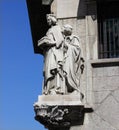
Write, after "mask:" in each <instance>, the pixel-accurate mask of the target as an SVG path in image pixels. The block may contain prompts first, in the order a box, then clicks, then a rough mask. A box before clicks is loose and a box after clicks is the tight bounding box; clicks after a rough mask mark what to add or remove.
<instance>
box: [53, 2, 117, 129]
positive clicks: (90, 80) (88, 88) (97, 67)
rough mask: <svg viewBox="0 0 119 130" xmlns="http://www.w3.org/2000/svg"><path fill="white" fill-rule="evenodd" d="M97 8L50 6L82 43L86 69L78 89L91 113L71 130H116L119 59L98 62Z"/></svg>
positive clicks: (91, 5)
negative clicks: (70, 27) (70, 26)
mask: <svg viewBox="0 0 119 130" xmlns="http://www.w3.org/2000/svg"><path fill="white" fill-rule="evenodd" d="M96 8H97V7H96V1H87V2H84V0H76V1H71V0H70V1H68V0H66V1H64V0H54V1H53V3H52V5H51V11H52V12H54V13H55V14H56V16H57V17H58V21H59V24H60V25H61V26H63V25H64V24H66V23H68V24H70V25H72V26H73V28H74V30H73V31H74V34H76V35H78V36H79V38H80V40H81V41H82V49H83V56H84V58H85V65H86V68H85V73H84V75H83V77H82V82H81V84H82V85H81V89H82V91H83V93H84V95H85V96H84V97H85V99H84V102H85V104H87V105H89V106H92V108H93V110H94V112H93V113H87V114H85V118H84V124H83V125H81V126H74V127H71V128H70V130H119V123H118V122H119V114H118V113H119V59H118V58H116V59H103V60H101V59H98V33H97V30H98V29H97V18H96V17H97V16H96ZM79 10H81V11H79ZM70 12H72V13H70ZM76 12H80V13H76Z"/></svg>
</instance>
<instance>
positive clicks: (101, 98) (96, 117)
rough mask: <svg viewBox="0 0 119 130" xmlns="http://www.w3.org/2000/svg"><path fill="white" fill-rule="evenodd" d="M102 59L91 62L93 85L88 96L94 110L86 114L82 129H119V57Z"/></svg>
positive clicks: (88, 91) (88, 102) (88, 101)
mask: <svg viewBox="0 0 119 130" xmlns="http://www.w3.org/2000/svg"><path fill="white" fill-rule="evenodd" d="M114 60H115V62H114ZM102 61H105V60H98V64H97V63H96V61H93V63H91V64H92V66H91V67H92V74H91V75H90V76H91V77H92V87H91V88H89V89H88V90H87V97H86V98H87V104H91V105H92V107H93V109H94V112H93V113H90V114H86V116H85V121H84V126H82V128H81V130H89V128H90V130H119V123H118V122H119V64H117V63H119V59H113V60H111V59H109V60H106V62H102ZM112 61H113V63H112V64H113V66H112V65H111V62H112ZM108 63H109V64H110V65H107V64H108ZM93 64H97V66H93Z"/></svg>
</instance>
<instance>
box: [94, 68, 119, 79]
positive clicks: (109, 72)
mask: <svg viewBox="0 0 119 130" xmlns="http://www.w3.org/2000/svg"><path fill="white" fill-rule="evenodd" d="M118 75H119V67H118V66H114V67H113V66H111V67H100V68H93V77H100V76H102V77H103V76H104V77H106V76H118Z"/></svg>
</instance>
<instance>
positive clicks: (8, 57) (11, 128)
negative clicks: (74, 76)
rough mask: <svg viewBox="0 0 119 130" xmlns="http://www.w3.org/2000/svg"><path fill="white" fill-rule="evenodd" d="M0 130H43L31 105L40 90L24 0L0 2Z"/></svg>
mask: <svg viewBox="0 0 119 130" xmlns="http://www.w3.org/2000/svg"><path fill="white" fill-rule="evenodd" d="M0 61H1V62H0V72H1V73H0V130H45V128H44V126H43V125H41V124H40V123H38V122H37V121H35V119H34V116H35V113H34V109H33V104H34V102H36V101H37V99H38V95H40V94H41V90H42V79H43V76H42V69H43V56H41V55H39V54H35V53H34V50H33V43H32V36H31V30H30V24H29V18H28V12H27V6H26V1H25V0H0Z"/></svg>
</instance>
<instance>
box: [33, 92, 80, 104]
mask: <svg viewBox="0 0 119 130" xmlns="http://www.w3.org/2000/svg"><path fill="white" fill-rule="evenodd" d="M81 100H82V97H81V95H73V94H71V95H41V96H39V97H38V102H36V103H35V104H34V105H39V106H40V105H42V104H47V105H82V102H81Z"/></svg>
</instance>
